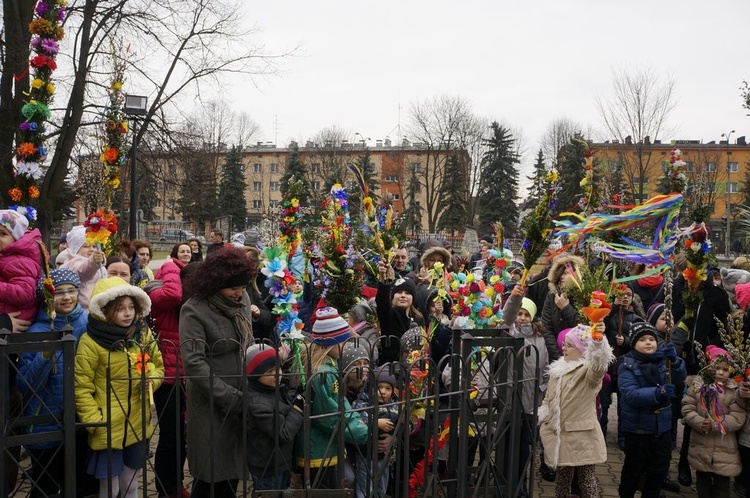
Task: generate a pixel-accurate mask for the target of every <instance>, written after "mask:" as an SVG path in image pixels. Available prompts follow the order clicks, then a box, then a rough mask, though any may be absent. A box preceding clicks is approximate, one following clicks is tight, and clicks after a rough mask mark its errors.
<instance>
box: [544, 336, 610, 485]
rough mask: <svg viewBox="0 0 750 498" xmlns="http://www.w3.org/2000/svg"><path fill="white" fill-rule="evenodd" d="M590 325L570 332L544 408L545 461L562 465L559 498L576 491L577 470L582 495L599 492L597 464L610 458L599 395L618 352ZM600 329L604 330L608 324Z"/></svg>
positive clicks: (554, 365)
mask: <svg viewBox="0 0 750 498" xmlns="http://www.w3.org/2000/svg"><path fill="white" fill-rule="evenodd" d="M589 328H590V327H589V326H588V325H578V326H576V327H574V328H572V329H570V330H569V331H568V332H567V333H566V334H565V342H564V343H563V357H562V358H560V359H559V360H555V361H554V362H553V363H552V364H551V365H550V367H549V384H548V385H547V395H546V397H545V398H544V402H543V403H542V406H541V407H540V408H539V423H540V427H539V436H540V437H541V439H542V444H543V445H544V450H545V451H544V459H545V463H546V464H547V465H548V466H550V467H552V468H557V477H556V478H555V497H556V498H568V497H569V496H570V487H571V484H572V481H573V474H574V472H575V470H578V484H579V486H580V488H581V494H582V497H583V498H589V497H590V498H594V497H596V496H598V493H599V491H598V485H597V481H596V475H595V470H594V466H595V465H596V464H598V463H604V462H606V461H607V447H606V444H605V442H604V436H603V435H602V431H601V428H600V427H599V421H598V418H597V416H596V395H597V393H598V392H599V390H600V389H601V385H602V378H603V377H604V374H605V373H606V371H607V367H608V365H609V363H610V362H611V361H612V360H614V355H612V348H610V347H609V344H608V343H607V339H606V338H605V337H604V336H603V334H602V338H601V339H600V340H598V341H597V340H593V339H591V336H588V335H587V332H588V330H589ZM599 329H601V330H600V331H601V332H603V329H604V325H603V324H600V325H599ZM584 335H587V337H584Z"/></svg>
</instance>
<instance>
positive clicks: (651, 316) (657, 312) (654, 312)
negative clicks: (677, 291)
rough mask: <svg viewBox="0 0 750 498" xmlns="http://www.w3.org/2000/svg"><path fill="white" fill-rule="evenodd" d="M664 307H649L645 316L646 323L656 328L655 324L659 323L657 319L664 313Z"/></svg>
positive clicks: (656, 304) (653, 305)
mask: <svg viewBox="0 0 750 498" xmlns="http://www.w3.org/2000/svg"><path fill="white" fill-rule="evenodd" d="M665 308H666V306H664V304H662V303H654V304H652V305H651V307H650V308H649V309H648V313H647V314H646V319H647V320H648V323H650V324H651V326H653V327H656V322H658V321H659V317H660V316H661V314H662V313H664V309H665Z"/></svg>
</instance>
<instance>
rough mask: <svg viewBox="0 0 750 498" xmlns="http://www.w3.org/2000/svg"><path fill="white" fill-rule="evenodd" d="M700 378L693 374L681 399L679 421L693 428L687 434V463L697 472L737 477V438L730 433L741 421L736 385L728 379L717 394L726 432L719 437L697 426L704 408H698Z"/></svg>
mask: <svg viewBox="0 0 750 498" xmlns="http://www.w3.org/2000/svg"><path fill="white" fill-rule="evenodd" d="M702 385H703V380H702V379H701V378H700V376H696V378H695V379H693V381H692V382H691V383H690V387H689V388H688V391H687V394H685V397H684V398H682V418H683V421H684V422H685V423H686V424H687V425H689V426H690V427H692V428H693V432H692V433H691V435H690V449H689V450H688V462H689V463H690V467H691V468H693V469H695V470H696V471H699V472H713V473H715V474H719V475H721V476H729V477H733V476H737V475H739V474H740V472H742V463H741V461H740V453H739V449H738V447H737V438H736V437H735V435H734V434H732V433H733V432H736V431H738V430H740V429H741V428H742V426H743V424H744V423H745V418H746V412H745V409H744V408H743V407H742V406H741V405H740V404H738V403H737V396H736V395H737V384H736V383H735V382H734V380H732V379H729V380H728V381H727V382H726V386H725V389H724V392H723V393H721V394H719V402H720V403H721V404H722V405H723V406H724V407H726V408H728V413H727V415H726V416H725V418H724V427H725V428H726V430H727V434H726V435H725V436H722V435H721V433H720V432H718V431H717V430H716V427H712V428H711V429H710V430H709V431H708V432H705V433H704V432H703V431H701V429H700V426H701V422H703V420H705V419H706V411H705V410H704V409H703V408H702V407H701V404H702V403H701V402H700V396H701V394H700V389H701V386H702Z"/></svg>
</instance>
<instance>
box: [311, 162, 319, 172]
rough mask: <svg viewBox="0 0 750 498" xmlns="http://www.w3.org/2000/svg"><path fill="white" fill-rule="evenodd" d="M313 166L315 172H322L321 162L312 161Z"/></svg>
mask: <svg viewBox="0 0 750 498" xmlns="http://www.w3.org/2000/svg"><path fill="white" fill-rule="evenodd" d="M311 168H312V172H313V173H320V163H312V165H311Z"/></svg>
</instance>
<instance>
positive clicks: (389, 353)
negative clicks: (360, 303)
mask: <svg viewBox="0 0 750 498" xmlns="http://www.w3.org/2000/svg"><path fill="white" fill-rule="evenodd" d="M391 287H392V284H384V283H380V284H378V293H377V294H375V304H376V305H377V309H378V322H379V323H380V336H381V343H380V360H379V363H380V364H381V365H384V364H386V363H389V362H392V361H396V362H397V361H400V359H401V358H400V353H401V336H402V335H404V332H406V331H407V330H409V329H410V328H412V326H413V324H414V323H416V324H417V325H421V326H424V322H423V321H422V320H421V319H420V318H419V317H415V319H412V318H410V317H409V316H407V315H406V312H405V311H404V310H397V309H394V308H393V306H392V305H391ZM414 298H415V301H413V305H416V296H415V297H414Z"/></svg>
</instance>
